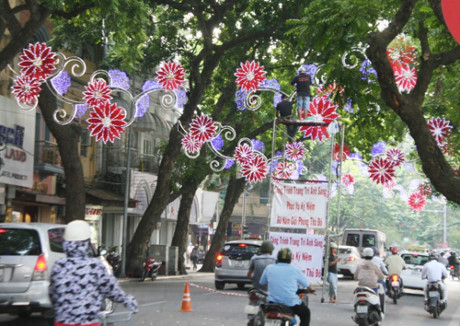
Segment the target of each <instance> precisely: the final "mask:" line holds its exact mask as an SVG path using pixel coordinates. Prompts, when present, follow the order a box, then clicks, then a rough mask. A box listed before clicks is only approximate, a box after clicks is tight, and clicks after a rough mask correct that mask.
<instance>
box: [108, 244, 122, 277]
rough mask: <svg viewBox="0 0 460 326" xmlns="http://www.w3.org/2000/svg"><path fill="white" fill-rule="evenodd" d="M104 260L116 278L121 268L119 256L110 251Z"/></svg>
mask: <svg viewBox="0 0 460 326" xmlns="http://www.w3.org/2000/svg"><path fill="white" fill-rule="evenodd" d="M106 259H107V261H108V262H109V264H110V266H112V268H113V275H115V276H118V274H119V273H120V266H121V257H120V254H119V253H118V252H116V251H114V250H112V251H110V253H109V254H108V255H107V257H106Z"/></svg>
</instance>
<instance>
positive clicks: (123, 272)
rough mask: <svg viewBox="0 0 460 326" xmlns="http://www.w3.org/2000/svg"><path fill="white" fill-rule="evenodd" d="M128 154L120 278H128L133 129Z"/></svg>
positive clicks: (129, 132)
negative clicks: (127, 259) (127, 254)
mask: <svg viewBox="0 0 460 326" xmlns="http://www.w3.org/2000/svg"><path fill="white" fill-rule="evenodd" d="M127 136H128V152H127V156H128V157H127V159H126V178H125V202H124V207H123V240H122V248H123V249H122V256H121V271H120V277H125V276H126V248H127V242H128V235H127V233H128V203H129V189H130V183H131V173H130V170H131V138H132V137H131V128H129V130H128V133H127Z"/></svg>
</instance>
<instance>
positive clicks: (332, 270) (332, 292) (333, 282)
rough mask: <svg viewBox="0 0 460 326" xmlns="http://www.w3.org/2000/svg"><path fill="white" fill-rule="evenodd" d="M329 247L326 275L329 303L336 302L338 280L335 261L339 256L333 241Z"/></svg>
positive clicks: (336, 261)
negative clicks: (327, 271)
mask: <svg viewBox="0 0 460 326" xmlns="http://www.w3.org/2000/svg"><path fill="white" fill-rule="evenodd" d="M329 247H330V254H329V273H328V275H327V281H328V282H329V301H330V302H331V303H337V283H338V281H339V278H338V276H337V263H338V262H339V261H340V260H341V258H340V257H338V256H337V245H336V244H335V243H334V242H331V244H330V245H329Z"/></svg>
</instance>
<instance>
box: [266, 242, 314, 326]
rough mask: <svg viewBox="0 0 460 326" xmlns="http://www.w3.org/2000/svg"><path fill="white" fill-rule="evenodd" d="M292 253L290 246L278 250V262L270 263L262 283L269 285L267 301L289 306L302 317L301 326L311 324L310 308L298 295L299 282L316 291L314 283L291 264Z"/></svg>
mask: <svg viewBox="0 0 460 326" xmlns="http://www.w3.org/2000/svg"><path fill="white" fill-rule="evenodd" d="M291 257H292V253H291V250H290V249H289V248H283V249H281V250H280V251H278V261H277V263H276V264H272V265H268V266H267V267H266V268H265V270H264V272H263V273H262V277H261V278H260V281H259V283H260V284H267V285H268V297H267V302H274V303H279V304H283V305H285V306H288V307H289V308H290V309H291V310H292V311H293V312H294V313H295V314H296V315H297V316H299V317H300V326H309V325H310V309H308V307H307V306H306V305H305V304H304V303H303V302H302V300H301V299H300V298H299V296H298V295H297V289H298V286H299V284H300V285H301V286H303V287H305V288H307V287H308V289H309V290H311V291H314V289H313V287H312V285H311V284H310V282H309V281H308V279H307V278H306V277H305V275H303V274H302V272H301V271H300V270H299V269H298V268H297V267H294V266H292V265H291Z"/></svg>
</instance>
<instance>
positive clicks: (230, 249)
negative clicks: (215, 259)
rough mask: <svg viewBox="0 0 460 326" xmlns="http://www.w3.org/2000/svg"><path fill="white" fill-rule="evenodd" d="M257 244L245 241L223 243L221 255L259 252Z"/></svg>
mask: <svg viewBox="0 0 460 326" xmlns="http://www.w3.org/2000/svg"><path fill="white" fill-rule="evenodd" d="M259 248H260V247H259V246H256V245H253V244H246V243H231V244H226V245H224V248H223V249H222V252H221V253H222V255H224V256H228V255H236V254H245V255H246V254H248V255H250V256H253V255H255V254H257V253H258V252H259Z"/></svg>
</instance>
